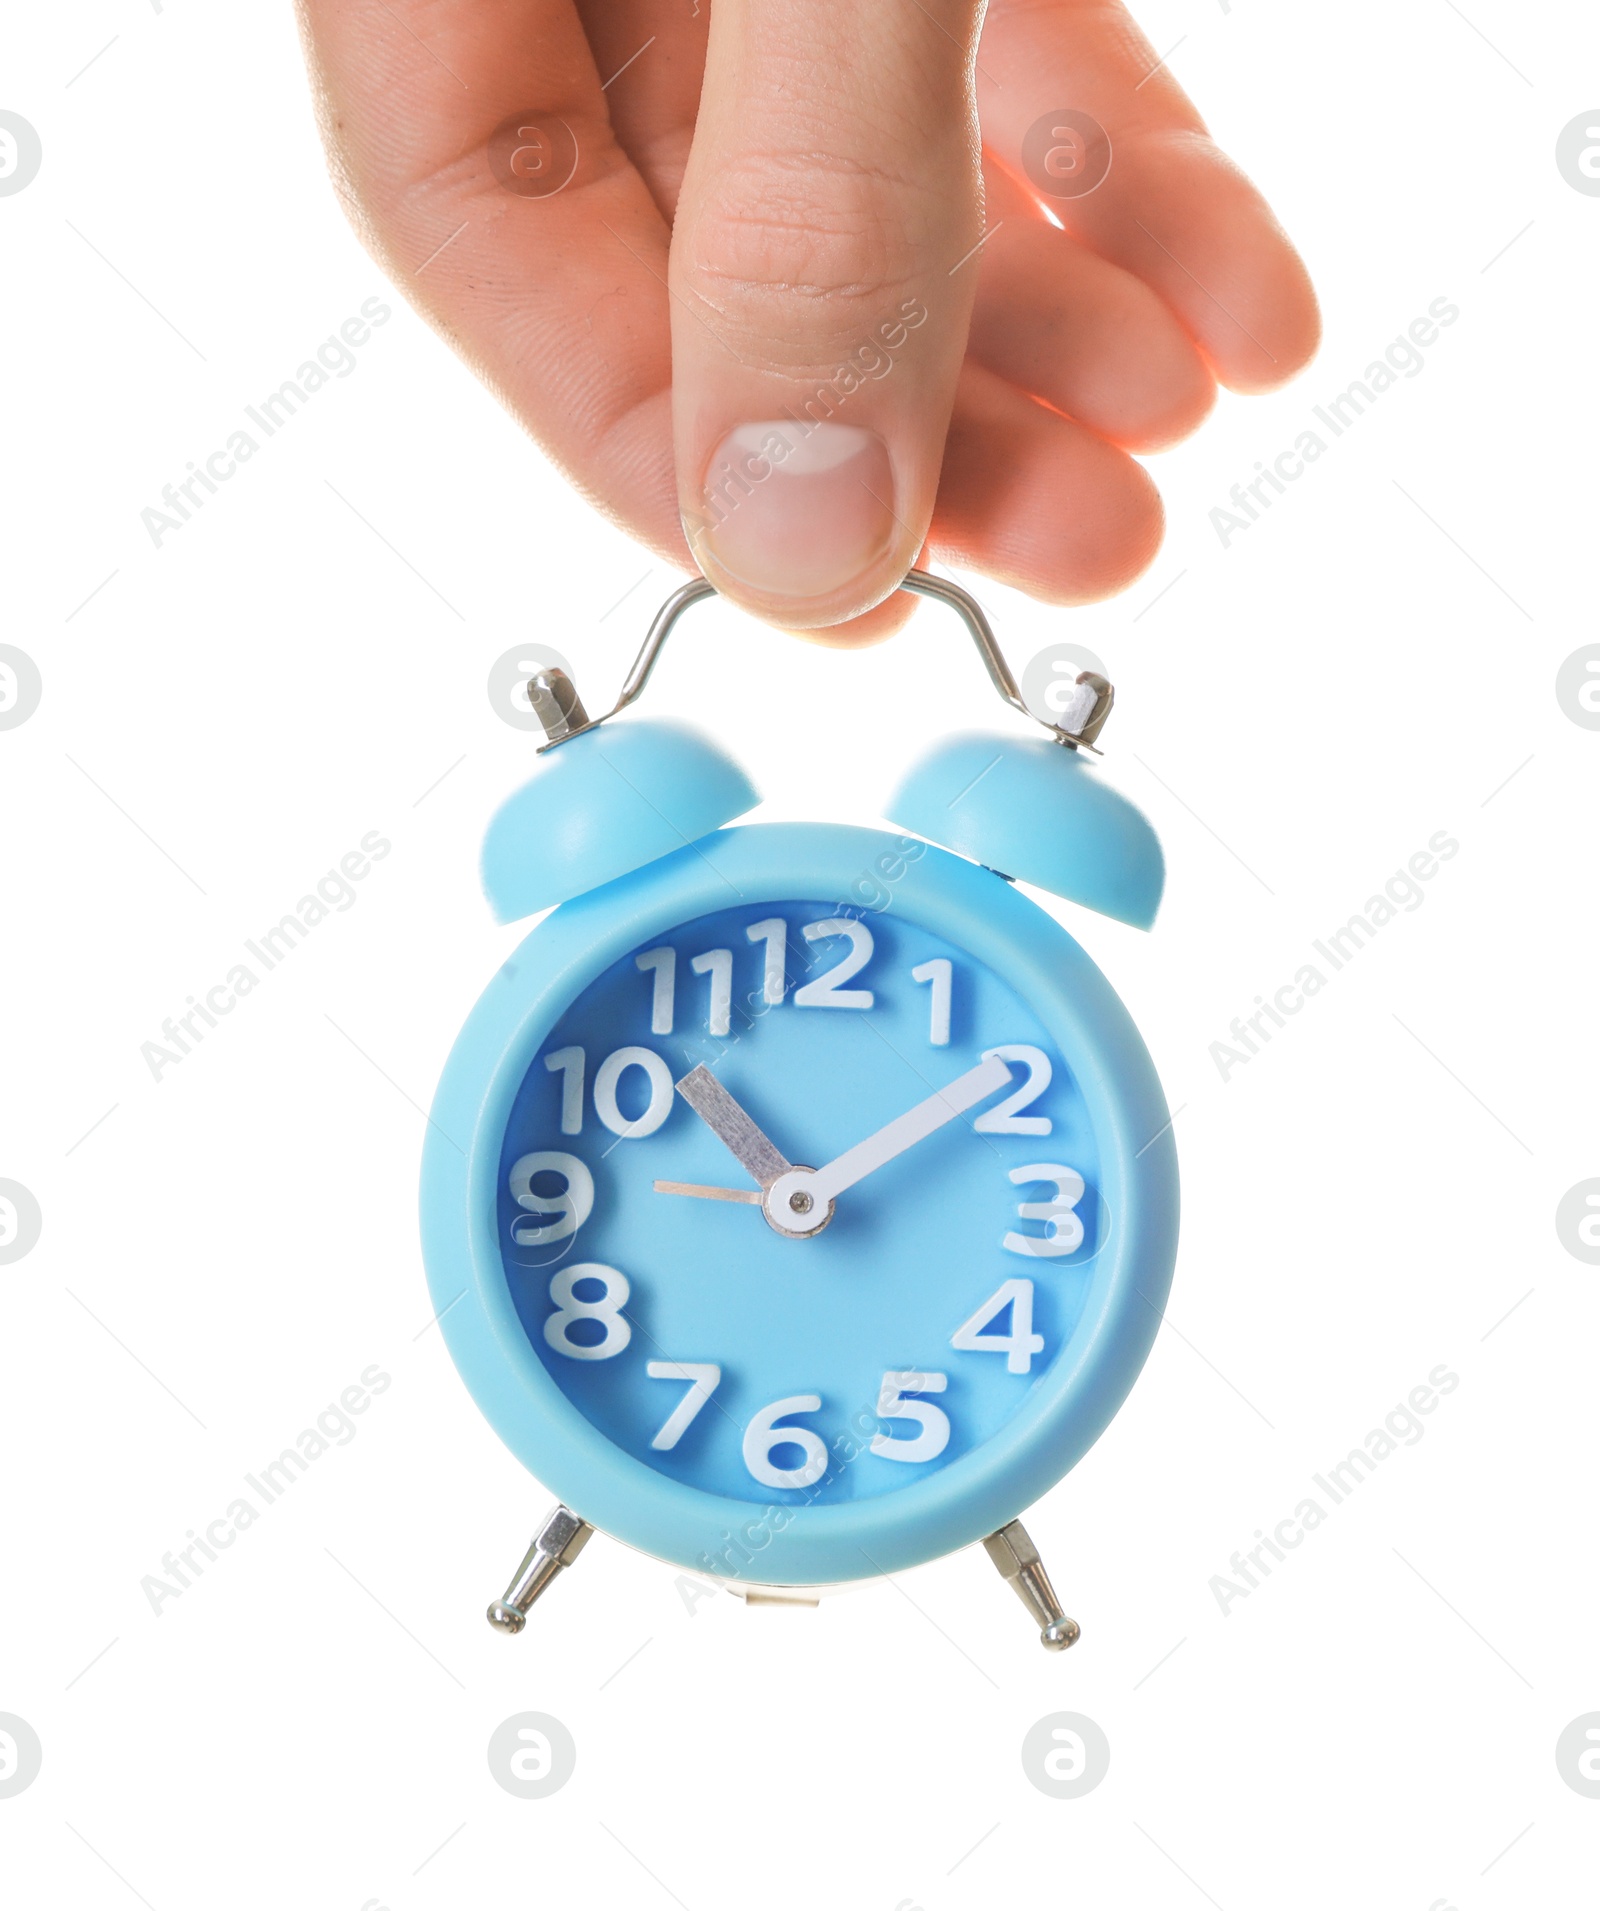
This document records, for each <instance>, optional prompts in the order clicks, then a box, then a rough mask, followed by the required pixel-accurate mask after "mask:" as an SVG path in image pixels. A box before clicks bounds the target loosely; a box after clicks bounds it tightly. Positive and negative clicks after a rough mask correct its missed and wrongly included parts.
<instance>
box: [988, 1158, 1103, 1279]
mask: <svg viewBox="0 0 1600 1911" xmlns="http://www.w3.org/2000/svg"><path fill="white" fill-rule="evenodd" d="M1011 1179H1012V1180H1013V1181H1014V1182H1015V1183H1016V1185H1017V1186H1018V1187H1019V1188H1022V1187H1026V1186H1027V1184H1028V1183H1029V1182H1030V1181H1049V1182H1051V1183H1053V1184H1054V1187H1055V1191H1056V1195H1055V1199H1054V1200H1053V1201H1023V1202H1019V1203H1018V1206H1017V1213H1018V1215H1019V1216H1020V1217H1021V1218H1022V1219H1023V1220H1024V1221H1043V1223H1044V1233H1043V1234H1017V1233H1015V1232H1013V1233H1010V1234H1008V1235H1006V1237H1005V1239H1004V1240H1003V1241H1002V1242H1001V1243H1000V1245H1001V1246H1002V1247H1005V1248H1009V1249H1010V1250H1011V1252H1012V1253H1013V1254H1032V1255H1035V1256H1036V1257H1038V1258H1039V1259H1040V1260H1046V1259H1051V1258H1053V1257H1054V1256H1055V1255H1058V1254H1070V1253H1072V1251H1073V1250H1074V1249H1075V1248H1079V1247H1081V1246H1082V1245H1083V1222H1082V1221H1081V1220H1080V1219H1079V1218H1078V1216H1077V1215H1075V1214H1074V1213H1073V1211H1072V1210H1073V1209H1074V1208H1075V1207H1076V1206H1077V1205H1078V1203H1079V1202H1080V1201H1081V1200H1082V1199H1083V1176H1082V1175H1081V1174H1079V1173H1078V1171H1077V1169H1076V1168H1064V1167H1062V1165H1061V1163H1060V1162H1059V1161H1035V1162H1033V1163H1032V1164H1031V1165H1030V1166H1028V1167H1026V1168H1013V1169H1012V1170H1011Z"/></svg>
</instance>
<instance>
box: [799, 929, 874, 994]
mask: <svg viewBox="0 0 1600 1911" xmlns="http://www.w3.org/2000/svg"><path fill="white" fill-rule="evenodd" d="M801 934H802V935H803V936H804V937H805V939H806V941H807V942H825V941H826V940H827V939H828V938H829V937H830V936H843V937H846V938H847V939H848V940H849V943H850V953H849V955H847V956H846V957H845V959H844V960H843V961H842V962H836V963H835V964H834V965H833V967H832V968H831V969H829V970H828V972H827V973H826V974H825V975H819V976H818V977H817V979H816V981H815V982H808V983H806V985H805V986H804V988H799V989H796V990H795V992H794V999H795V1005H796V1007H798V1008H804V1009H870V1008H871V1007H872V991H871V989H846V988H842V987H841V986H840V984H841V983H844V982H848V981H849V980H850V978H851V976H853V975H859V974H860V973H861V971H862V970H863V969H864V968H865V967H866V966H867V964H868V963H869V962H870V961H871V960H872V931H871V930H870V929H869V928H868V927H867V925H866V924H865V923H864V922H857V921H856V920H855V919H854V917H852V916H830V917H829V918H828V920H827V921H826V922H808V923H807V924H806V926H805V928H804V929H803V930H802V931H801Z"/></svg>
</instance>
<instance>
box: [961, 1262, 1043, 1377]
mask: <svg viewBox="0 0 1600 1911" xmlns="http://www.w3.org/2000/svg"><path fill="white" fill-rule="evenodd" d="M1008 1307H1009V1308H1010V1309H1011V1332H1010V1333H1009V1334H986V1333H984V1332H983V1331H982V1330H983V1329H984V1328H985V1327H987V1326H988V1325H989V1323H990V1321H992V1320H994V1319H995V1318H996V1316H997V1315H999V1314H1002V1313H1004V1312H1005V1310H1006V1308H1008ZM950 1345H951V1346H952V1347H954V1348H956V1349H957V1351H958V1352H960V1353H963V1354H1004V1355H1005V1357H1006V1372H1007V1373H1013V1374H1025V1373H1027V1372H1028V1371H1029V1369H1030V1368H1031V1367H1032V1366H1033V1356H1034V1355H1035V1354H1042V1353H1043V1352H1044V1336H1043V1334H1036V1333H1035V1332H1034V1331H1033V1282H1032V1281H1002V1282H1001V1283H1000V1285H999V1286H998V1287H997V1288H996V1289H995V1291H994V1292H993V1293H992V1294H991V1295H990V1296H989V1298H988V1299H987V1300H986V1301H985V1302H984V1303H983V1305H982V1306H981V1307H980V1308H979V1309H978V1311H977V1313H975V1314H974V1315H973V1316H972V1318H971V1320H965V1321H963V1322H962V1323H961V1325H960V1326H959V1327H958V1328H957V1329H956V1331H955V1332H954V1333H953V1334H952V1335H951V1336H950Z"/></svg>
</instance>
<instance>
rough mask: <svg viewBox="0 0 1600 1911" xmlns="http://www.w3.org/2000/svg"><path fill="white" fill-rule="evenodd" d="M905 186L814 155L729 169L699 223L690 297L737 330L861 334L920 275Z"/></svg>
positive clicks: (753, 162) (746, 163)
mask: <svg viewBox="0 0 1600 1911" xmlns="http://www.w3.org/2000/svg"><path fill="white" fill-rule="evenodd" d="M904 183H905V182H903V181H899V180H894V181H891V180H889V179H887V178H886V177H885V176H884V175H883V174H882V173H881V172H878V171H876V170H872V169H868V168H864V167H859V166H856V167H845V166H842V165H841V164H840V163H839V162H838V161H836V160H819V159H818V158H817V157H816V156H815V155H808V156H806V158H805V159H804V161H803V162H798V163H796V162H793V161H776V160H773V159H770V158H762V159H746V160H743V161H741V162H738V163H737V164H734V165H730V166H728V167H726V168H724V169H723V170H722V171H721V172H720V173H719V176H718V178H717V179H716V181H715V182H714V184H713V185H712V187H711V189H710V190H709V191H708V192H707V194H706V195H705V197H704V199H703V200H702V203H701V206H700V209H699V213H698V215H697V217H696V220H695V228H694V235H693V243H692V245H691V248H690V262H691V274H692V278H691V289H692V290H693V291H694V292H695V293H696V294H697V295H698V296H699V297H700V298H701V299H703V300H704V301H705V302H706V303H707V304H708V305H709V306H712V307H715V308H716V310H717V311H718V313H719V314H720V315H721V317H722V318H723V319H724V321H725V322H728V323H731V324H733V325H735V326H740V325H745V324H748V325H749V326H751V327H752V328H753V329H756V330H764V329H766V328H767V327H770V326H771V325H772V323H773V322H774V320H775V319H779V318H780V317H781V316H782V315H784V314H785V313H786V314H787V315H788V317H789V318H790V319H791V320H792V319H794V318H795V317H799V318H801V320H802V322H803V323H804V324H805V325H806V326H807V328H808V329H809V330H812V331H813V332H815V331H819V330H820V331H822V332H824V333H826V332H827V331H829V330H830V329H831V328H833V327H835V326H837V327H842V328H844V329H846V330H848V329H849V328H850V327H851V326H852V325H854V326H859V324H860V323H861V322H862V318H863V315H867V316H870V315H872V314H874V313H876V312H877V311H878V309H879V307H880V306H882V305H884V304H885V303H886V302H892V301H893V300H894V298H896V297H897V296H899V295H900V294H902V293H903V292H904V291H905V289H906V288H907V287H908V286H909V285H910V284H912V283H913V282H914V280H915V279H916V278H917V277H918V261H919V257H920V248H919V246H918V243H917V236H916V221H915V218H912V219H910V220H908V219H907V217H906V206H905V199H904ZM797 308H798V310H797Z"/></svg>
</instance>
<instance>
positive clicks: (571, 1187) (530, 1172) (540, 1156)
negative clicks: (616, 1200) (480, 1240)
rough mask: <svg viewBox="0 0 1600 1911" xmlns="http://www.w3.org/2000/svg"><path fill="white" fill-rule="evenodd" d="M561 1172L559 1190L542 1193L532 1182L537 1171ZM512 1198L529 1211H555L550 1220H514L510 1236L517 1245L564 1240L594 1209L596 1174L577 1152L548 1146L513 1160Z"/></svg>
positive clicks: (510, 1184)
mask: <svg viewBox="0 0 1600 1911" xmlns="http://www.w3.org/2000/svg"><path fill="white" fill-rule="evenodd" d="M541 1174H548V1175H560V1177H561V1180H562V1184H563V1185H562V1189H561V1192H560V1193H559V1194H540V1193H539V1192H538V1191H537V1190H536V1189H535V1187H534V1185H533V1180H534V1176H535V1175H541ZM509 1186H510V1190H511V1198H512V1200H513V1201H515V1202H516V1204H517V1206H518V1207H519V1208H526V1209H527V1210H528V1212H529V1213H530V1214H547V1215H554V1216H555V1219H554V1220H551V1221H513V1222H512V1223H511V1238H512V1240H513V1241H515V1242H516V1244H517V1246H518V1247H543V1246H545V1245H546V1244H547V1243H549V1242H551V1241H564V1240H565V1239H566V1238H567V1236H568V1235H569V1234H576V1233H577V1231H578V1229H579V1228H581V1227H582V1226H583V1224H584V1222H585V1221H587V1220H588V1218H589V1216H590V1214H591V1213H592V1212H593V1210H594V1176H593V1175H592V1174H590V1172H589V1170H588V1169H587V1168H586V1167H585V1166H584V1164H583V1163H582V1162H581V1161H580V1160H579V1159H578V1157H577V1156H576V1155H566V1154H562V1153H561V1152H560V1151H559V1150H558V1149H546V1150H543V1151H541V1152H539V1153H537V1154H531V1155H522V1156H521V1157H519V1158H518V1159H517V1160H516V1161H514V1162H513V1163H512V1164H511V1174H510V1176H509Z"/></svg>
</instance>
